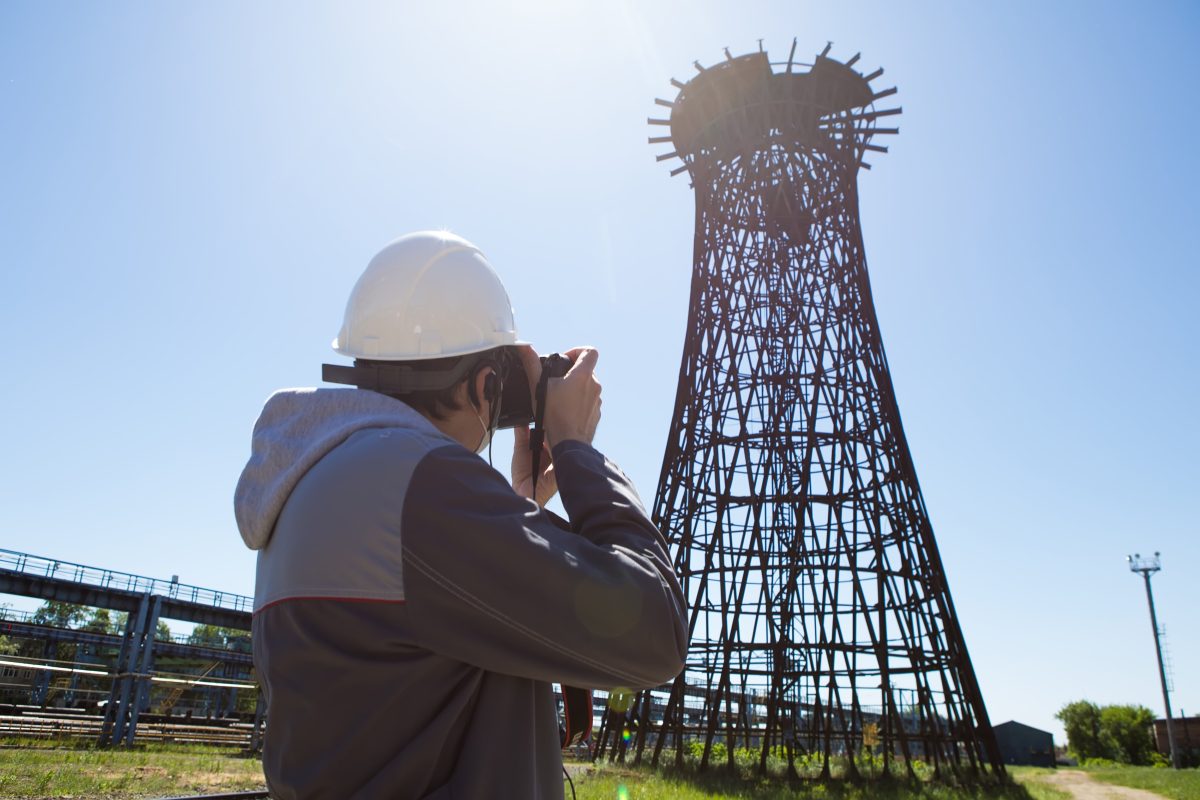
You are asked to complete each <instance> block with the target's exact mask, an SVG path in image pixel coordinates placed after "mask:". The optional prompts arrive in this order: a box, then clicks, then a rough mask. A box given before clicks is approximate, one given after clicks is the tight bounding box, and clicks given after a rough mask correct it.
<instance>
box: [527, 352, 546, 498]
mask: <svg viewBox="0 0 1200 800" xmlns="http://www.w3.org/2000/svg"><path fill="white" fill-rule="evenodd" d="M549 381H550V371H549V370H547V369H545V368H543V369H542V375H541V377H539V378H538V383H537V390H536V392H535V395H536V400H535V402H534V406H533V430H532V431H531V432H530V433H529V453H530V460H529V463H530V466H531V467H533V474H532V475H531V476H530V477H531V480H532V483H533V488H532V491H531V492H530V494H532V495H533V498H532V499H533V502H535V503H536V502H537V482H538V473H540V472H541V471H542V445H543V444H545V442H546V428H545V426H544V425H543V422H544V420H545V418H546V384H547V383H549Z"/></svg>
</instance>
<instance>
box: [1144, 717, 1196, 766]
mask: <svg viewBox="0 0 1200 800" xmlns="http://www.w3.org/2000/svg"><path fill="white" fill-rule="evenodd" d="M1171 727H1172V728H1173V729H1174V733H1175V744H1176V746H1178V747H1179V758H1180V760H1181V761H1182V766H1185V767H1195V766H1198V765H1200V717H1171ZM1154 749H1155V750H1157V751H1158V752H1159V753H1161V754H1162V755H1163V756H1165V757H1166V758H1168V759H1169V758H1170V757H1171V747H1170V745H1169V744H1168V742H1167V721H1166V720H1165V719H1156V720H1154Z"/></svg>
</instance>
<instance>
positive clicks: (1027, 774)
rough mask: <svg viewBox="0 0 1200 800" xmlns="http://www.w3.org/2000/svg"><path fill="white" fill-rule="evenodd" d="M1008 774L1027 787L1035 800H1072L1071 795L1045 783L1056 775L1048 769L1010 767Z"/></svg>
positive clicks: (1026, 789)
mask: <svg viewBox="0 0 1200 800" xmlns="http://www.w3.org/2000/svg"><path fill="white" fill-rule="evenodd" d="M1008 774H1009V775H1010V776H1011V777H1012V779H1013V780H1015V781H1016V782H1017V783H1019V784H1020V785H1021V786H1023V787H1025V791H1027V792H1029V796H1030V797H1032V798H1033V800H1071V796H1072V795H1071V793H1070V792H1066V791H1063V790H1062V789H1059V788H1057V787H1055V786H1050V785H1049V784H1047V783H1045V782H1044V781H1045V779H1046V778H1048V777H1049V776H1051V775H1053V774H1054V770H1052V769H1049V768H1047V767H1008Z"/></svg>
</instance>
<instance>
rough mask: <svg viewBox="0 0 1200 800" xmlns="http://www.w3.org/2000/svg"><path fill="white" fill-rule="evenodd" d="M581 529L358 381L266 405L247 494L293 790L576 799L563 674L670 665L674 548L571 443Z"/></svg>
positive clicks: (245, 510) (677, 602)
mask: <svg viewBox="0 0 1200 800" xmlns="http://www.w3.org/2000/svg"><path fill="white" fill-rule="evenodd" d="M553 458H554V467H555V474H556V476H557V479H558V485H559V491H560V494H561V497H562V502H563V507H564V508H565V509H566V511H567V515H568V517H569V519H570V522H569V525H568V524H567V523H564V522H562V521H560V520H557V518H555V517H554V516H553V515H551V514H549V513H547V512H544V511H541V510H540V509H539V508H538V507H537V505H536V504H534V503H533V502H531V501H529V500H527V499H524V498H521V497H518V496H517V495H516V494H515V493H514V492H513V491H512V488H511V486H510V485H509V484H508V482H507V481H506V480H505V479H504V478H503V477H502V476H501V475H500V474H499V473H498V472H496V471H495V470H494V469H492V468H491V467H490V466H489V465H488V464H487V463H486V462H484V461H483V460H482V459H480V458H479V457H478V456H476V455H475V454H473V453H471V452H469V451H467V450H466V449H465V448H463V447H462V446H461V445H459V444H458V443H457V442H455V441H454V440H453V439H451V438H449V437H448V436H446V435H445V434H443V433H441V432H439V431H438V430H437V429H436V428H435V427H433V425H431V424H430V423H429V422H428V421H427V420H426V419H425V418H424V417H422V416H421V415H420V414H418V413H417V412H415V411H413V410H412V409H411V408H409V407H408V406H407V405H405V404H404V403H401V402H399V401H397V400H394V399H392V398H389V397H386V396H384V395H380V394H376V393H374V392H367V391H361V390H357V389H317V390H289V391H284V392H279V393H277V394H275V395H274V396H272V397H271V399H270V400H268V401H267V404H266V407H265V408H264V409H263V412H262V416H261V417H260V418H259V420H258V423H257V424H256V425H255V428H254V438H253V445H252V455H251V458H250V461H249V463H248V464H247V465H246V468H245V471H244V472H243V473H242V476H241V479H240V480H239V482H238V487H237V491H236V493H235V497H234V503H235V510H236V514H237V520H238V527H239V529H240V530H241V533H242V537H243V539H244V540H245V541H246V544H247V545H248V546H249V547H251V548H252V549H255V550H258V551H259V554H258V573H257V582H256V586H255V613H254V661H255V665H256V667H257V669H258V674H259V678H260V680H261V681H262V683H263V686H264V689H265V693H266V697H267V703H268V711H267V713H268V722H267V734H266V741H265V748H264V757H263V766H264V770H265V772H266V775H267V782H268V784H269V786H270V789H271V792H272V797H276V798H350V797H361V798H410V797H411V798H420V797H430V798H460V799H465V798H485V797H486V798H507V797H511V798H521V800H527V799H528V798H561V797H562V796H563V784H562V773H561V754H560V752H559V748H558V721H557V712H556V708H555V703H554V697H553V694H552V691H551V686H550V684H551V682H561V683H566V684H569V685H574V686H581V687H592V688H598V689H609V688H613V687H618V686H621V687H628V688H641V687H648V686H657V685H660V684H662V683H665V682H666V681H668V680H670V679H672V678H673V677H674V676H675V675H676V674H678V672H679V671H680V669H681V668H682V665H683V657H684V654H685V652H686V649H687V636H686V630H685V619H684V605H683V598H682V595H681V593H680V590H679V585H678V583H677V581H676V579H675V576H674V574H673V573H672V570H671V564H670V560H669V558H668V557H667V553H666V549H665V543H664V542H663V540H662V537H661V536H660V534H659V533H658V531H657V530H656V529H655V528H654V525H653V524H652V523H651V522H650V519H649V517H648V516H647V514H646V511H645V509H644V508H643V507H642V504H641V502H640V500H639V499H638V497H637V494H636V492H635V491H634V489H633V487H632V485H631V484H630V483H629V480H628V479H627V478H626V477H625V476H624V475H623V474H622V473H621V472H620V470H618V469H617V467H616V466H615V465H614V464H613V463H612V462H610V461H608V460H607V459H606V458H605V457H604V456H603V455H601V454H600V453H599V452H597V451H596V450H595V449H593V448H592V447H591V446H589V445H586V444H583V443H581V442H576V441H566V442H561V443H559V444H558V446H557V447H555V449H554V452H553Z"/></svg>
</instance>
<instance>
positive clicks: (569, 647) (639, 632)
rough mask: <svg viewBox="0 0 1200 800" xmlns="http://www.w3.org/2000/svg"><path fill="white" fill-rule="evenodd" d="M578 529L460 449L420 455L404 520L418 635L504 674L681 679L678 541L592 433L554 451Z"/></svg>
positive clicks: (603, 680) (434, 647) (608, 684)
mask: <svg viewBox="0 0 1200 800" xmlns="http://www.w3.org/2000/svg"><path fill="white" fill-rule="evenodd" d="M553 457H554V471H555V475H556V476H557V479H558V487H559V492H560V494H561V496H562V503H563V507H564V508H565V509H566V511H567V515H568V517H569V518H570V526H571V530H564V529H563V528H562V527H560V526H559V525H557V524H555V519H554V518H553V517H552V515H550V514H549V513H547V512H544V511H542V510H541V509H539V508H538V506H537V505H536V504H535V503H533V502H532V501H531V500H527V499H525V498H522V497H519V496H518V495H517V494H516V493H514V492H513V490H512V488H511V487H510V486H509V485H508V483H507V482H506V481H505V480H504V478H503V477H501V475H500V474H499V473H498V472H496V471H495V470H494V469H492V468H491V467H490V466H488V465H487V464H485V463H484V462H483V461H482V460H481V459H479V458H478V457H477V456H475V455H473V454H471V453H469V452H467V451H466V450H465V449H462V448H459V447H443V448H439V449H437V450H435V451H433V452H431V453H429V454H428V455H427V456H426V457H425V458H424V459H422V461H421V463H420V464H418V466H417V468H416V470H415V471H414V473H413V476H412V481H411V483H410V484H409V487H408V493H407V495H406V497H405V501H404V507H403V512H402V518H401V525H400V530H401V534H400V535H401V541H402V544H403V561H404V594H405V602H406V605H407V609H406V611H407V614H406V616H407V617H408V620H409V623H410V625H411V626H412V630H413V631H414V632H415V633H416V636H417V640H418V643H419V644H421V645H422V646H424V647H427V648H428V649H430V650H431V651H433V652H436V653H439V654H442V655H445V656H447V657H450V658H453V659H456V660H459V661H463V662H467V663H470V664H474V665H477V666H479V667H482V668H484V669H487V670H489V671H492V672H500V673H504V674H509V675H518V676H522V677H528V678H534V679H538V680H545V681H554V682H560V683H567V684H570V685H573V686H581V687H592V688H604V689H608V688H613V687H618V686H619V687H627V688H631V689H632V688H644V687H650V686H657V685H659V684H662V683H665V682H666V681H669V680H671V679H672V678H674V677H675V676H676V675H677V674H678V673H679V671H680V670H681V669H682V667H683V659H684V655H685V654H686V651H687V634H686V625H685V620H684V604H683V596H682V593H681V592H680V589H679V583H678V581H677V580H676V578H675V575H674V573H673V571H672V570H671V562H670V559H669V558H668V556H667V552H666V546H665V542H664V541H663V539H662V536H661V534H659V532H658V530H657V529H656V528H655V527H654V524H653V523H652V522H651V521H650V519H649V517H648V515H647V514H646V510H645V509H644V508H643V507H642V504H641V501H640V500H639V499H638V497H637V493H636V492H635V491H634V489H633V486H632V485H631V484H630V482H629V479H628V478H626V477H625V476H624V475H623V474H622V473H621V471H620V470H619V469H617V467H616V465H615V464H613V463H612V462H610V461H609V460H608V459H606V458H605V457H604V456H603V455H601V454H600V453H599V452H598V451H596V450H595V449H593V448H592V447H591V446H589V445H586V444H583V443H582V442H575V441H567V442H562V443H560V444H559V445H558V446H557V447H556V448H555V449H554V453H553Z"/></svg>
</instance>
